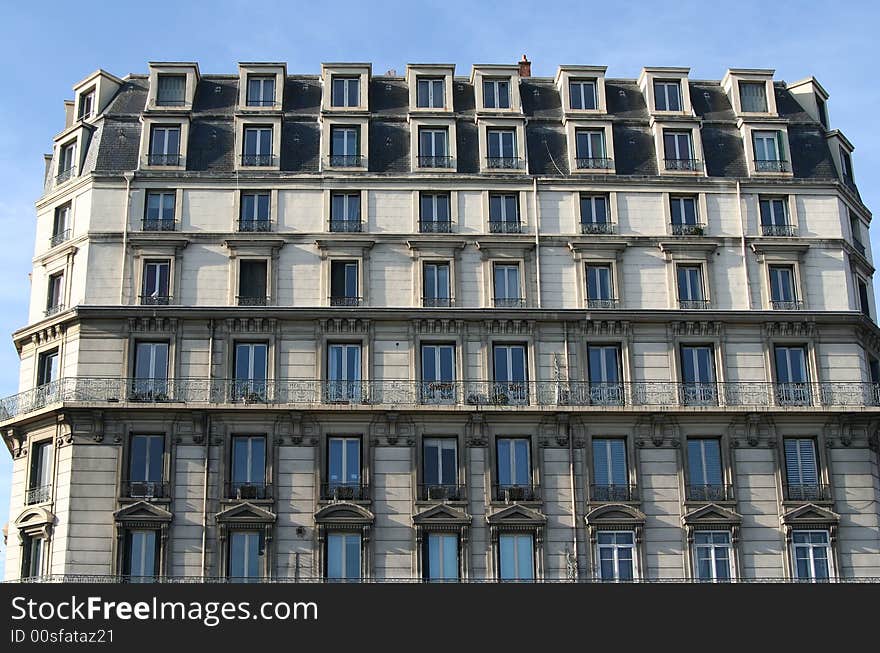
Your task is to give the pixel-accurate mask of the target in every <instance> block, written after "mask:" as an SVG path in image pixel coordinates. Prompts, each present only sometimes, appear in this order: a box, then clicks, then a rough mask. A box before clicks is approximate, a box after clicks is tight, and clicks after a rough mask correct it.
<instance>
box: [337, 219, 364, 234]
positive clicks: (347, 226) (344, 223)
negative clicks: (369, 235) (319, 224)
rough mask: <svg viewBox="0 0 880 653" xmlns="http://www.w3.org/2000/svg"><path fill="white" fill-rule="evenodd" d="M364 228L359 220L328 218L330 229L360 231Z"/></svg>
mask: <svg viewBox="0 0 880 653" xmlns="http://www.w3.org/2000/svg"><path fill="white" fill-rule="evenodd" d="M363 230H364V225H363V222H361V221H360V220H330V231H339V232H343V233H360V232H362V231H363Z"/></svg>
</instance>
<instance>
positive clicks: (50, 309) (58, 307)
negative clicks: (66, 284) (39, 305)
mask: <svg viewBox="0 0 880 653" xmlns="http://www.w3.org/2000/svg"><path fill="white" fill-rule="evenodd" d="M64 308H65V306H64V304H53V305H52V306H47V307H46V310H45V311H43V316H44V317H51V316H53V315H55V314H56V313H60V312H61V311H63V310H64Z"/></svg>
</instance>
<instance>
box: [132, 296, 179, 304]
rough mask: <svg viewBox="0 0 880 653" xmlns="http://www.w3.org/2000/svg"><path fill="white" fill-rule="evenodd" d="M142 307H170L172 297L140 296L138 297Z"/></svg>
mask: <svg viewBox="0 0 880 653" xmlns="http://www.w3.org/2000/svg"><path fill="white" fill-rule="evenodd" d="M138 298H139V299H140V303H141V305H142V306H168V305H170V304H171V299H172V297H171V295H140V296H139V297H138Z"/></svg>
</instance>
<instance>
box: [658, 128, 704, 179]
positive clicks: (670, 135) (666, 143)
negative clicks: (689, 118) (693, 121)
mask: <svg viewBox="0 0 880 653" xmlns="http://www.w3.org/2000/svg"><path fill="white" fill-rule="evenodd" d="M663 152H664V157H665V159H666V161H665V163H666V169H667V170H696V169H697V162H696V160H695V159H694V142H693V135H692V134H691V131H690V130H687V131H681V130H673V129H664V130H663Z"/></svg>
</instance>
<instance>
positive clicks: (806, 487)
mask: <svg viewBox="0 0 880 653" xmlns="http://www.w3.org/2000/svg"><path fill="white" fill-rule="evenodd" d="M782 489H783V494H784V496H785V500H786V501H805V502H806V501H831V487H830V486H828V485H825V484H823V483H798V484H791V483H785V484H784V485H783V488H782Z"/></svg>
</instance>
